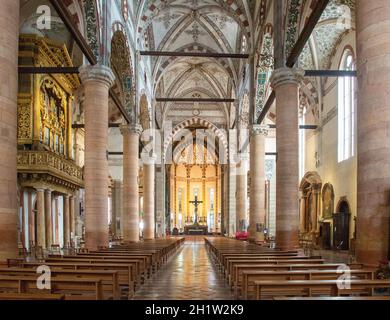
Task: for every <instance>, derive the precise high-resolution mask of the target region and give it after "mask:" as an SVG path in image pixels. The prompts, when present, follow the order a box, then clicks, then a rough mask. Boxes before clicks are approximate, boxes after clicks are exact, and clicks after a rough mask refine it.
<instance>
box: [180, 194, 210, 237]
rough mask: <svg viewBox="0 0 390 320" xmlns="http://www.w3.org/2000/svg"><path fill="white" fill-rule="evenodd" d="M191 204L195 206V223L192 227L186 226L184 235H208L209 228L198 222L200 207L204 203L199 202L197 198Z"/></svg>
mask: <svg viewBox="0 0 390 320" xmlns="http://www.w3.org/2000/svg"><path fill="white" fill-rule="evenodd" d="M190 203H191V204H193V205H194V206H195V222H194V223H193V224H190V225H186V226H184V234H186V235H207V232H208V227H207V225H202V224H199V222H198V205H199V204H200V203H202V201H199V200H198V197H197V196H195V200H194V201H190Z"/></svg>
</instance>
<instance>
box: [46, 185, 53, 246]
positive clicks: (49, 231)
mask: <svg viewBox="0 0 390 320" xmlns="http://www.w3.org/2000/svg"><path fill="white" fill-rule="evenodd" d="M51 193H52V191H51V190H50V189H46V190H45V226H46V228H45V232H46V248H48V249H50V248H51V245H52V244H53V222H52V199H51Z"/></svg>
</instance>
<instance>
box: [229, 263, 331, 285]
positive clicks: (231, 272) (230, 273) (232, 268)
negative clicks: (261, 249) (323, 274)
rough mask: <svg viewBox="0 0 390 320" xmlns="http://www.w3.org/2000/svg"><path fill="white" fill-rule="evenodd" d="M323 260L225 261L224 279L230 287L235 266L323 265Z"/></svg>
mask: <svg viewBox="0 0 390 320" xmlns="http://www.w3.org/2000/svg"><path fill="white" fill-rule="evenodd" d="M323 263H324V260H323V259H281V260H279V259H273V260H264V259H229V260H228V261H227V268H226V270H227V273H226V275H225V276H226V278H227V280H228V283H229V285H232V282H233V279H234V266H235V265H259V264H263V265H264V264H270V265H292V264H304V265H310V264H317V265H318V264H323Z"/></svg>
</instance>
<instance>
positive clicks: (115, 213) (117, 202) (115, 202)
mask: <svg viewBox="0 0 390 320" xmlns="http://www.w3.org/2000/svg"><path fill="white" fill-rule="evenodd" d="M121 194H122V181H120V180H114V186H113V190H112V221H111V225H112V226H111V229H112V233H113V234H114V235H115V236H120V229H118V228H117V221H118V220H119V221H120V224H122V221H121V218H122V197H121Z"/></svg>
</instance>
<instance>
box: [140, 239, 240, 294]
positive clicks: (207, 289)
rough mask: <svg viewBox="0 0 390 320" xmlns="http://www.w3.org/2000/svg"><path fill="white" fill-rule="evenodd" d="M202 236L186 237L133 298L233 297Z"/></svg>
mask: <svg viewBox="0 0 390 320" xmlns="http://www.w3.org/2000/svg"><path fill="white" fill-rule="evenodd" d="M232 299H233V296H232V294H231V291H230V289H229V287H228V286H227V285H226V283H225V281H224V279H222V278H221V276H220V275H219V274H218V270H217V269H216V267H215V266H214V264H213V263H212V262H211V260H210V257H209V255H208V253H207V250H206V247H205V244H204V240H203V238H202V237H191V238H187V239H186V242H185V244H184V245H183V246H182V248H181V249H179V251H178V252H177V253H175V254H174V255H173V256H172V257H171V258H170V260H169V261H168V263H167V264H166V265H165V266H163V267H162V268H161V269H160V270H159V271H158V272H157V273H155V274H154V275H153V276H152V277H151V278H150V279H148V280H147V281H146V283H145V284H144V285H143V286H142V287H141V288H140V289H139V290H138V291H137V292H136V294H135V296H134V300H232Z"/></svg>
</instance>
